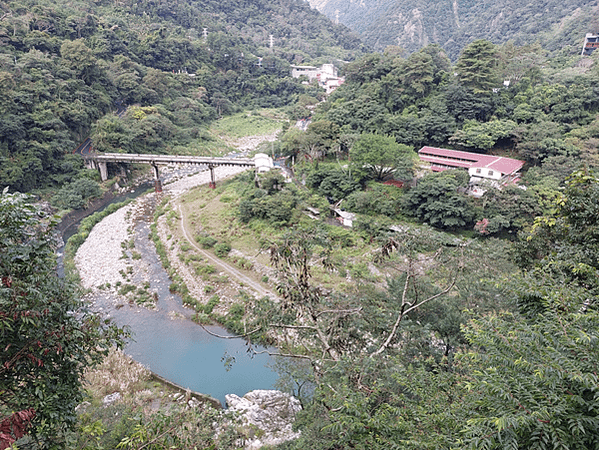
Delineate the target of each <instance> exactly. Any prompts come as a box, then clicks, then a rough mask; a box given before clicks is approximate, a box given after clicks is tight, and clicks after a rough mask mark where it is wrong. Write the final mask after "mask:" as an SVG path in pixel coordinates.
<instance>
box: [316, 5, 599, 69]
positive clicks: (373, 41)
mask: <svg viewBox="0 0 599 450" xmlns="http://www.w3.org/2000/svg"><path fill="white" fill-rule="evenodd" d="M310 3H311V4H312V5H314V6H315V7H317V8H318V9H319V10H320V11H322V12H323V13H324V14H326V15H327V16H329V17H330V18H331V19H335V18H336V17H337V13H338V15H339V22H340V23H343V24H345V25H347V26H348V27H350V28H351V29H352V30H356V31H358V32H359V33H360V34H361V36H362V39H364V42H366V43H368V44H369V45H371V46H372V47H374V48H375V49H377V50H379V51H382V50H384V49H385V48H386V47H387V46H389V45H398V46H400V47H402V48H404V49H406V50H407V51H408V52H410V53H411V52H414V51H417V50H419V49H421V48H422V47H425V46H426V45H428V44H439V45H441V46H442V47H443V48H444V49H445V51H446V52H447V53H448V54H449V55H450V57H451V58H452V59H455V58H457V56H458V55H459V54H460V52H461V51H462V49H463V48H464V47H466V46H467V45H468V44H469V43H471V42H472V41H474V40H476V39H488V40H490V41H492V42H493V43H495V44H503V43H505V42H507V41H513V42H514V43H515V44H517V45H525V44H532V43H534V42H539V43H541V44H542V45H543V47H544V48H545V49H547V50H549V51H550V52H552V53H553V54H554V55H559V54H568V53H570V52H572V51H574V52H577V53H580V51H581V47H582V42H583V39H584V36H585V34H586V33H596V32H597V31H599V23H598V22H597V2H595V1H592V0H585V1H574V0H569V1H558V0H545V1H535V0H529V1H525V2H517V1H513V0H501V1H494V2H491V3H488V2H475V1H466V0H463V1H455V2H444V3H434V2H433V3H431V2H423V1H416V0H413V1H390V2H375V1H368V0H366V1H363V2H360V3H355V2H347V1H344V0H312V1H311V2H310Z"/></svg>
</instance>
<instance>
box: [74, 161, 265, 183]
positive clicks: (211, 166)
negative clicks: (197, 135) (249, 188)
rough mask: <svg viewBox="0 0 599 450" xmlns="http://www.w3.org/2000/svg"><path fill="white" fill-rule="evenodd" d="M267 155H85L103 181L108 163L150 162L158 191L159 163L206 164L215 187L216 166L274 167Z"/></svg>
mask: <svg viewBox="0 0 599 450" xmlns="http://www.w3.org/2000/svg"><path fill="white" fill-rule="evenodd" d="M265 157H266V159H270V158H269V157H268V156H267V155H264V154H260V155H256V157H254V158H222V157H208V156H181V155H149V154H143V155H142V154H129V153H88V154H86V155H84V158H85V160H86V165H87V167H89V168H92V169H99V170H100V177H101V179H102V181H106V180H107V179H108V168H107V163H119V162H120V163H138V164H150V165H151V166H152V167H153V168H154V180H155V185H156V191H157V192H160V191H161V190H162V185H161V182H160V173H159V172H158V166H159V165H166V164H200V165H206V166H208V168H209V169H210V175H211V180H212V181H211V183H210V186H211V187H215V183H216V181H215V179H214V168H215V167H216V166H246V167H256V168H257V169H258V170H259V168H260V167H269V168H270V167H272V166H273V164H272V159H270V161H269V162H268V161H265Z"/></svg>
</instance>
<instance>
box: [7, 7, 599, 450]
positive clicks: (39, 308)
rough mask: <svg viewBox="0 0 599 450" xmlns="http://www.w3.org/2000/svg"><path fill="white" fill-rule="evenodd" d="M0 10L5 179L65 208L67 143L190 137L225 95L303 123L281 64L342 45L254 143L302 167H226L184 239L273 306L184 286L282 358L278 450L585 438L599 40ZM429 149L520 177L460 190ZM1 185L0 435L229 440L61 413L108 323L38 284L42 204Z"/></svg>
mask: <svg viewBox="0 0 599 450" xmlns="http://www.w3.org/2000/svg"><path fill="white" fill-rule="evenodd" d="M565 5H566V6H568V5H569V3H568V2H566V3H565ZM0 8H1V10H0V40H1V41H2V44H3V45H2V49H1V50H0V52H1V53H0V82H1V87H0V163H1V164H0V186H10V187H11V189H18V190H23V191H29V190H34V189H40V188H46V187H52V188H54V189H56V190H58V193H57V194H56V195H55V196H54V197H53V202H54V204H55V205H56V206H58V207H60V208H72V207H79V206H81V205H82V204H84V203H85V200H86V198H88V197H91V196H95V195H98V193H99V191H98V187H97V185H96V184H94V182H93V178H94V177H95V176H96V175H95V174H93V173H92V172H90V171H86V170H84V169H82V165H81V160H80V159H79V157H78V156H75V155H72V154H71V152H72V150H73V149H74V148H75V147H76V146H77V144H78V143H79V142H81V141H82V140H83V139H84V138H85V137H86V136H88V135H90V134H91V136H92V139H93V142H94V145H95V147H96V148H97V149H98V150H101V151H123V152H138V151H144V152H169V153H174V152H182V151H188V152H192V151H197V148H198V147H201V146H202V141H204V140H206V139H208V136H207V134H206V133H205V127H206V125H207V124H208V123H210V122H211V121H212V120H214V119H216V118H217V117H220V116H223V115H225V114H228V113H230V112H234V111H236V110H238V109H241V108H258V107H262V106H269V107H281V106H288V112H289V115H290V117H291V118H293V119H295V118H303V117H305V116H306V115H307V114H309V111H311V109H310V108H308V106H311V104H312V103H316V101H317V98H319V97H320V96H321V92H319V90H318V89H317V88H315V87H314V86H308V87H306V86H304V85H302V84H300V83H298V82H297V81H295V80H292V79H291V78H289V77H288V73H289V64H290V63H302V62H325V61H326V62H328V61H329V60H330V59H332V58H339V59H351V58H353V57H354V56H359V57H358V58H357V59H356V60H355V61H354V62H351V63H349V64H348V65H347V66H346V67H345V68H344V72H345V74H346V83H345V84H344V85H343V86H342V87H340V88H339V89H338V90H337V91H336V92H335V93H334V94H333V95H332V96H331V97H330V98H329V99H328V101H327V102H326V103H322V104H320V105H319V106H318V107H317V108H316V110H315V112H314V113H313V115H312V119H313V120H312V122H311V124H310V125H309V126H308V128H307V131H305V132H303V131H299V130H297V129H294V128H292V127H290V128H289V129H288V130H287V131H286V132H285V133H284V134H282V136H281V138H280V141H279V142H277V143H276V144H273V145H272V147H270V150H271V151H275V148H276V151H277V152H279V153H282V154H285V155H287V156H291V157H293V158H294V159H295V161H296V162H297V165H296V166H295V167H294V169H295V175H296V178H295V180H294V181H295V183H290V184H288V183H285V180H284V179H283V177H282V176H280V175H279V174H276V173H274V172H273V173H269V174H266V175H263V176H262V177H261V178H260V179H259V180H258V181H257V182H256V181H255V179H254V177H253V176H248V175H242V176H240V177H238V178H237V179H236V180H234V181H233V182H232V183H231V185H229V186H228V187H226V186H225V187H224V188H223V189H225V190H226V189H229V192H228V193H227V196H223V197H221V200H220V201H221V202H222V203H224V204H225V205H226V207H223V210H224V212H223V214H224V216H220V215H216V216H215V217H213V218H211V220H215V221H216V222H221V223H220V224H219V226H220V227H222V228H223V229H222V230H221V234H220V235H218V236H217V238H218V239H217V238H216V237H214V236H211V234H210V230H208V231H206V229H204V230H202V232H201V233H198V234H197V235H196V239H197V242H198V243H200V244H201V245H202V246H205V247H206V248H213V249H214V252H215V254H216V255H217V256H219V257H221V258H229V255H230V253H231V250H232V248H234V245H233V244H235V241H234V238H235V237H240V236H241V237H244V238H245V239H246V241H249V242H251V244H252V245H255V244H256V243H258V244H259V245H260V246H261V248H254V247H251V248H250V250H252V251H253V254H256V253H257V252H259V251H260V250H262V251H264V250H267V251H268V254H269V256H270V264H271V266H272V267H273V269H274V270H275V271H276V275H277V276H276V277H273V279H272V280H270V282H272V283H275V284H276V288H277V290H278V292H279V294H280V297H281V299H280V301H278V302H273V301H271V300H269V299H267V298H264V299H253V298H251V297H250V296H249V295H247V293H244V295H241V292H240V295H239V297H240V298H241V300H240V303H239V304H233V305H230V308H229V309H228V312H227V313H225V314H222V315H221V314H220V311H221V310H220V309H219V313H218V314H217V313H215V310H216V309H217V308H220V307H223V308H224V306H223V305H219V299H218V296H216V295H214V296H213V297H212V300H210V301H208V302H207V304H205V305H200V304H199V303H198V302H197V301H195V300H193V299H191V295H190V294H189V293H188V292H187V293H186V295H187V297H186V299H188V300H189V302H188V303H189V304H190V305H192V306H193V307H195V308H196V310H197V311H198V313H201V314H202V315H201V316H200V315H198V316H197V317H198V319H201V320H204V319H206V318H210V317H218V319H219V320H221V321H223V322H225V323H227V324H229V325H230V326H231V327H232V328H235V329H236V330H244V331H245V330H246V329H250V330H256V329H257V330H258V331H259V333H256V335H260V337H261V339H270V340H272V342H273V343H276V344H277V345H278V347H279V350H280V352H281V353H283V354H284V355H285V358H286V361H287V362H286V363H281V372H282V374H283V375H284V376H283V379H282V381H283V384H285V385H286V386H285V387H286V389H288V390H289V391H291V392H293V393H294V394H296V395H298V396H299V397H300V398H301V400H302V403H303V405H304V410H303V412H302V414H301V416H300V417H299V420H298V422H297V426H298V428H299V429H301V430H302V436H301V438H300V439H298V440H297V441H294V442H291V443H288V444H285V445H283V448H289V449H292V448H311V449H319V448H321V449H340V448H363V449H369V450H370V449H377V448H380V449H388V448H401V449H420V448H472V449H480V448H488V449H500V448H535V449H546V448H547V449H548V448H553V449H587V448H595V447H597V446H598V444H599V443H598V441H597V439H598V438H597V433H596V430H597V428H598V427H599V419H598V417H597V410H598V406H599V405H598V401H599V392H598V388H597V374H596V369H597V361H599V355H598V354H597V342H598V339H599V335H598V334H597V330H598V329H599V328H598V325H599V324H598V315H597V308H596V301H595V298H596V296H597V289H598V287H599V286H597V275H598V273H597V271H598V270H599V256H598V255H599V253H598V251H597V243H598V236H597V226H596V224H597V221H598V220H599V216H598V211H597V207H596V205H597V204H598V200H599V198H598V197H599V179H597V177H596V175H595V172H593V169H596V168H597V165H598V157H599V116H598V114H599V101H598V100H597V99H599V95H598V94H599V87H598V86H599V83H598V82H599V67H598V64H597V63H596V60H597V57H598V56H599V52H596V53H597V54H596V55H594V56H593V57H592V58H580V57H578V56H577V55H576V54H577V52H574V51H573V52H571V53H570V54H566V53H563V54H562V55H560V57H558V58H553V59H550V58H547V55H546V52H545V49H544V48H543V47H542V46H541V45H538V44H535V45H532V44H527V45H524V46H517V45H515V44H514V43H512V42H508V43H506V44H503V45H501V46H496V45H494V44H493V43H491V42H490V41H488V40H475V41H474V42H472V43H470V44H469V45H468V46H466V47H465V48H464V49H463V51H461V52H460V53H459V57H458V58H457V60H456V63H455V64H453V63H452V61H451V59H450V58H449V57H448V56H447V54H446V52H445V51H444V50H443V49H442V48H441V46H439V45H429V46H426V47H424V48H422V49H421V50H420V51H417V52H414V53H412V54H411V55H409V56H404V55H403V53H402V51H401V49H399V48H397V47H391V48H388V49H387V50H386V51H385V52H384V53H382V54H368V55H362V56H360V55H358V53H360V51H361V49H362V46H361V44H359V42H358V41H357V40H356V39H355V37H353V36H352V35H351V34H349V33H347V32H346V30H344V29H343V28H340V27H336V26H333V25H332V24H330V23H329V22H327V21H326V20H324V19H323V18H322V17H321V16H318V15H317V14H316V13H315V12H313V11H310V10H309V8H308V7H307V6H306V5H304V4H302V3H298V2H282V3H274V2H272V3H267V2H263V3H247V2H246V3H242V4H240V5H237V4H234V3H232V2H231V3H230V2H216V1H214V2H209V1H204V2H201V3H192V2H186V3H181V2H179V3H176V4H173V3H168V2H163V3H154V2H142V3H139V4H138V3H133V2H120V3H107V2H106V3H103V2H99V3H95V4H93V5H87V4H80V3H72V2H70V3H64V4H63V3H60V2H59V3H52V4H50V3H29V2H27V1H25V0H23V1H22V2H13V3H10V4H6V3H1V4H0ZM473 8H474V6H473ZM492 10H493V8H490V10H489V14H491V13H492V12H493V11H492ZM472 11H474V12H476V11H478V10H476V9H473V10H472ZM485 14H486V13H485ZM485 14H482V13H481V14H480V16H481V17H482V16H485ZM526 14H528V16H530V17H531V18H532V17H533V16H535V14H536V10H533V9H530V11H528V10H527V13H526ZM556 14H557V13H556ZM528 16H527V17H528ZM556 17H557V16H556ZM560 17H562V16H560ZM555 20H556V18H555V17H551V16H547V21H548V23H553V22H555ZM530 21H532V19H530V20H529V22H530ZM464 23H465V22H463V23H462V24H464ZM504 24H505V26H506V27H507V28H506V29H509V28H510V27H511V23H508V22H504ZM565 24H566V26H564V28H563V29H564V30H566V31H568V30H574V25H572V24H573V22H568V21H566V22H565ZM204 28H207V29H208V31H209V32H208V35H207V37H206V38H205V39H204V37H203V33H202V31H203V29H204ZM462 29H463V30H467V29H468V30H474V28H473V27H467V26H464V27H463V28H462ZM498 29H500V30H501V29H502V28H501V27H498ZM504 31H505V30H504ZM269 34H273V35H274V37H275V48H274V50H271V49H269V48H268V44H267V42H268V35H269ZM508 34H509V33H508ZM512 34H514V33H512ZM522 39H524V37H523V38H522ZM446 40H449V38H446ZM565 49H566V50H564V52H567V48H566V47H565ZM450 51H452V52H454V54H453V56H457V53H458V52H457V50H455V49H453V50H452V49H451V48H450ZM504 80H506V81H509V83H503V81H504ZM125 106H126V107H127V108H126V109H125ZM114 112H116V113H117V114H113V113H114ZM423 145H435V146H451V147H457V148H461V149H465V150H470V151H477V152H485V153H487V152H488V153H491V154H501V155H508V156H513V157H518V158H521V159H523V160H525V161H526V164H527V165H526V170H525V173H524V175H523V177H522V180H520V184H521V186H522V187H525V188H526V189H522V188H520V187H518V186H515V185H511V186H505V187H503V188H502V189H495V188H492V187H491V186H487V188H488V190H487V192H486V194H485V195H484V196H483V197H481V198H480V199H473V198H471V197H468V196H466V195H465V194H464V191H465V189H466V187H467V184H468V177H467V176H466V174H465V173H462V172H457V171H447V172H444V173H440V174H427V173H424V172H423V171H422V170H421V169H420V168H419V167H418V160H417V157H416V153H415V151H414V150H418V148H420V147H421V146H423ZM572 172H574V174H573V175H571V174H572ZM415 175H416V176H417V181H416V182H414V178H415ZM73 178H76V180H73ZM71 181H72V182H71ZM384 181H390V182H391V183H390V185H385V184H383V182H384ZM404 182H405V185H404V186H403V187H400V186H402V184H403V183H404ZM216 195H218V193H217V192H215V193H213V194H212V196H213V197H214V196H216ZM0 200H1V201H0V213H1V214H0V250H2V252H0V302H2V308H1V309H0V338H1V344H2V345H1V348H3V350H4V353H6V355H7V356H8V358H7V360H6V361H5V360H4V359H3V364H2V367H1V368H0V383H1V385H0V394H2V395H0V418H2V419H3V421H2V422H1V424H2V426H3V427H4V426H5V425H6V424H8V425H6V426H12V425H13V424H14V423H17V421H20V422H19V423H20V425H19V427H20V428H18V433H17V432H16V431H15V429H14V428H13V429H11V430H12V431H11V430H9V431H10V433H12V434H10V435H9V437H8V438H6V437H4V436H3V439H4V441H5V442H8V441H10V440H11V439H14V438H18V437H19V436H20V435H22V434H23V430H24V429H25V428H26V427H27V426H30V428H29V431H31V435H32V441H31V442H32V444H31V445H33V446H34V447H40V448H65V447H68V445H69V444H68V443H66V440H67V438H73V439H76V440H77V441H78V442H77V444H76V445H77V446H79V447H80V448H81V447H84V448H89V449H93V448H101V447H102V446H103V445H105V444H106V443H107V442H112V444H106V445H112V446H115V445H117V444H116V443H117V442H121V444H120V447H123V448H142V447H143V448H155V449H158V448H166V447H168V446H173V445H174V446H177V445H180V446H188V447H191V445H205V446H210V445H213V446H219V447H220V448H233V447H234V446H235V445H236V444H235V442H233V441H229V440H228V439H229V438H231V439H234V437H227V438H226V439H223V440H221V441H219V442H215V441H214V439H213V438H214V435H212V434H211V433H212V428H211V426H212V423H213V420H215V416H213V412H210V415H202V413H201V412H193V413H189V415H185V414H183V415H181V416H162V415H156V416H153V418H150V419H149V420H146V418H136V419H135V420H138V421H137V422H136V423H135V424H134V425H131V424H132V422H131V421H128V422H127V424H125V423H124V422H122V421H121V422H120V421H118V420H116V421H115V420H114V418H112V419H111V420H112V422H111V421H110V420H108V418H102V417H99V418H98V419H97V420H96V419H95V418H94V417H90V416H82V417H79V419H80V421H79V422H77V420H78V417H77V416H76V415H75V414H74V406H75V405H76V404H77V403H79V401H80V400H81V399H82V398H83V392H82V389H81V387H82V386H81V377H80V376H81V374H82V372H83V370H84V368H85V367H86V366H87V365H89V364H93V363H95V362H97V361H99V360H100V359H101V358H102V356H103V354H104V353H106V350H107V348H108V347H109V346H110V345H111V344H112V343H115V342H119V341H120V334H119V331H118V330H115V329H114V328H111V327H110V324H109V323H98V321H97V317H95V316H94V315H92V314H89V313H88V312H87V311H85V310H83V309H82V308H81V307H82V304H81V302H80V301H79V300H76V298H77V296H76V295H75V294H74V291H73V287H72V286H71V285H70V284H69V282H67V281H62V280H59V279H57V278H56V277H54V276H53V271H54V261H53V253H52V252H51V245H50V243H51V241H50V239H49V235H48V234H47V229H46V228H45V225H46V223H45V222H44V221H43V220H41V219H40V215H39V210H38V209H36V208H35V207H33V206H31V205H30V204H29V203H28V201H27V199H26V198H25V197H23V196H21V194H9V193H8V190H7V189H6V190H4V191H3V194H2V197H1V198H0ZM202 201H205V200H202ZM330 204H336V205H337V206H338V207H341V208H343V209H346V210H349V211H352V212H354V213H356V214H357V217H356V219H355V221H354V228H353V230H351V231H349V230H346V229H342V228H339V227H337V226H332V225H330V224H328V223H326V222H327V220H326V218H324V216H327V215H328V212H329V211H330ZM205 206H206V205H205V204H204V206H202V207H199V208H198V210H200V209H202V208H204V207H205ZM303 210H308V211H309V212H310V214H311V215H313V217H314V214H316V216H320V217H321V219H318V218H316V219H314V218H311V219H308V218H307V217H308V215H307V214H305V213H304V211H303ZM222 217H224V218H225V219H226V220H221V218H222ZM196 218H197V219H198V220H197V223H198V226H200V225H202V222H203V221H206V220H208V219H203V218H202V219H201V218H199V217H198V216H196ZM84 231H85V230H84ZM448 231H449V232H448ZM493 235H494V236H493ZM78 236H79V237H78V238H77V239H79V240H81V239H82V235H78ZM248 236H250V237H249V238H248ZM235 257H236V258H238V259H237V261H238V263H239V261H241V263H239V264H241V265H243V266H244V267H245V266H251V264H252V263H251V261H249V260H246V259H245V258H242V257H239V255H236V256H235ZM188 260H189V263H190V264H193V263H197V261H194V260H193V259H192V258H191V257H189V258H188ZM197 268H200V266H197ZM207 269H208V268H207V266H206V268H205V270H204V272H203V273H201V272H200V271H197V273H198V274H201V275H203V276H206V277H208V276H210V275H212V273H213V272H214V271H215V269H214V268H212V269H211V270H210V273H207V272H208V270H207ZM265 278H266V280H263V282H265V283H266V282H269V277H268V276H266V277H265ZM181 283H182V282H181ZM174 284H176V285H177V286H175V287H178V284H180V283H179V281H176V283H174ZM132 288H133V286H132ZM181 291H183V288H182V287H181ZM98 344H100V345H98ZM117 412H118V411H117ZM15 414H16V415H15ZM179 419H180V421H179ZM92 420H93V421H92ZM7 421H8V422H7ZM191 422H194V423H197V429H194V428H193V427H192V429H191V430H192V431H189V430H190V429H189V428H187V425H188V424H189V423H191ZM77 423H79V425H81V427H80V429H79V434H78V435H77V436H75V437H74V436H73V435H72V434H70V430H71V429H72V428H73V427H74V426H75V425H76V424H77ZM110 424H112V425H110ZM126 425H127V426H128V427H129V428H126ZM184 425H185V428H184ZM110 426H114V427H115V428H116V430H110V428H109V427H110ZM125 428H126V429H125ZM183 428H184V429H183ZM1 430H2V432H3V433H4V432H5V429H4V428H2V429H1ZM193 430H195V433H196V434H194V431H193ZM113 431H114V435H113ZM88 435H89V436H90V437H101V439H95V438H94V439H86V436H88Z"/></svg>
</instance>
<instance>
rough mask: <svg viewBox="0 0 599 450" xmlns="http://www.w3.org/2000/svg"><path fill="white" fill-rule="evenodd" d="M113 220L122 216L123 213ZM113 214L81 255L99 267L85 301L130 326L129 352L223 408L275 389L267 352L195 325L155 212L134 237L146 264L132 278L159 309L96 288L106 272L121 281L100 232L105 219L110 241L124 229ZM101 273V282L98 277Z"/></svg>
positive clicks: (138, 223) (143, 218)
mask: <svg viewBox="0 0 599 450" xmlns="http://www.w3.org/2000/svg"><path fill="white" fill-rule="evenodd" d="M138 202H139V200H138ZM121 215H122V214H121ZM111 216H115V217H116V216H118V212H117V213H115V214H113V215H111ZM111 216H109V217H107V218H106V219H104V220H103V221H102V222H100V223H99V224H98V225H96V227H95V228H94V230H93V231H92V233H91V234H90V237H89V238H88V241H90V242H92V244H91V249H87V250H86V249H84V246H85V245H86V244H88V241H86V243H85V244H84V245H83V246H82V247H81V249H80V251H82V249H83V251H84V252H85V253H86V256H87V258H88V261H87V264H95V268H96V270H95V275H96V279H95V280H94V282H93V283H92V284H93V285H94V286H95V288H92V289H91V293H90V294H88V295H87V296H86V299H88V300H89V301H90V302H91V303H92V305H93V308H94V309H96V310H97V311H100V312H102V313H104V314H106V315H108V316H110V317H112V318H113V319H114V320H115V322H116V323H117V324H118V325H119V326H124V325H126V326H128V327H130V330H131V332H132V336H133V339H132V340H130V341H129V342H128V343H127V344H126V346H125V352H126V353H127V354H129V355H131V356H132V357H133V358H134V359H135V360H136V361H138V362H140V363H142V364H144V365H145V366H147V367H148V368H149V369H150V370H152V371H153V372H154V373H156V374H158V375H160V376H162V377H164V378H166V379H167V380H169V381H172V382H174V383H176V384H178V385H180V386H182V387H185V388H189V389H191V390H192V391H195V392H200V393H203V394H208V395H210V396H212V397H214V398H216V399H218V400H220V401H221V403H222V404H223V405H224V404H225V394H237V395H239V396H243V395H244V394H245V393H247V392H248V391H251V390H255V389H272V388H273V386H274V384H275V382H276V380H277V378H278V375H277V374H276V372H274V371H273V370H272V369H271V368H270V365H271V364H272V363H273V362H274V359H273V358H272V357H270V356H268V355H266V354H261V355H253V356H252V353H251V352H248V348H247V344H246V342H245V341H243V340H241V339H222V338H218V337H215V336H212V335H211V334H209V333H207V332H206V331H205V330H204V329H203V328H202V327H200V326H199V325H197V324H195V323H194V322H192V321H191V316H192V315H193V311H192V310H191V309H188V308H186V307H184V306H183V305H182V300H181V297H180V296H178V295H175V294H172V293H171V292H170V291H169V286H170V284H171V280H170V279H169V277H168V274H167V273H166V271H165V270H164V268H163V267H162V264H161V262H160V260H159V258H158V255H157V254H156V250H155V247H154V244H153V242H152V241H151V240H150V239H149V223H150V221H151V220H152V219H151V218H152V214H151V210H149V211H147V212H145V213H143V214H141V215H140V214H137V215H136V220H135V225H134V232H133V234H132V235H133V238H134V241H135V250H136V251H137V252H139V253H140V254H141V260H140V261H138V262H136V265H142V266H143V270H140V271H136V272H135V273H133V274H132V275H131V283H132V284H135V285H138V286H140V285H143V284H144V283H146V285H147V284H148V283H149V289H148V290H149V291H150V292H154V293H156V294H157V296H158V300H157V304H156V309H155V310H150V309H147V308H144V307H141V306H137V305H135V304H130V303H129V302H126V301H123V298H122V296H119V295H118V294H117V293H116V292H115V289H106V288H104V289H98V288H97V286H100V285H102V284H104V283H103V282H102V281H103V280H102V279H101V278H102V275H101V274H102V273H105V274H106V277H105V278H106V282H109V281H112V285H114V280H115V278H114V275H115V272H116V273H117V277H118V276H120V275H118V269H117V268H116V267H115V266H114V265H111V264H113V263H111V262H110V261H107V259H109V258H107V257H103V256H102V253H101V250H106V249H105V248H104V247H106V246H109V245H114V243H113V244H110V242H109V241H111V239H104V240H102V236H104V237H106V236H107V235H106V234H104V235H102V234H101V233H102V231H101V230H102V226H103V223H105V221H106V223H108V224H109V225H108V229H107V231H104V233H106V232H108V233H110V237H112V235H116V234H118V233H117V231H122V230H120V227H122V224H121V225H119V224H118V222H115V223H114V224H112V225H110V220H114V218H112V219H111ZM111 227H112V228H111ZM111 230H112V232H111ZM94 233H96V235H94ZM98 237H100V240H99V241H97V242H98V243H97V244H95V245H94V244H93V240H94V238H96V239H97V238H98ZM117 244H118V243H117ZM118 245H119V248H118V250H117V249H115V250H114V251H113V252H111V253H114V252H118V255H120V254H121V253H122V251H121V249H120V244H118ZM78 257H79V252H78ZM94 258H95V259H96V260H95V261H94ZM78 265H79V263H78ZM106 266H108V268H107V267H106ZM102 270H104V272H102ZM80 273H82V278H85V277H86V275H85V271H82V270H81V267H80ZM98 274H100V279H98V278H97V277H98ZM83 281H84V284H85V280H83ZM208 328H209V329H210V330H211V331H212V332H214V333H217V334H221V335H228V333H227V331H226V330H224V329H223V328H222V327H219V326H210V327H208Z"/></svg>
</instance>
